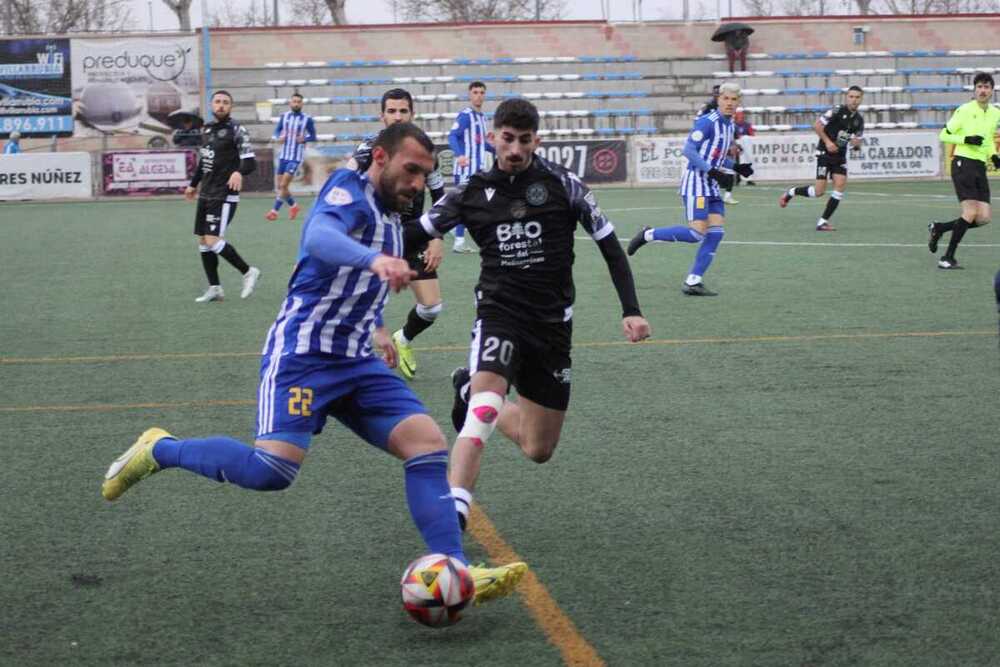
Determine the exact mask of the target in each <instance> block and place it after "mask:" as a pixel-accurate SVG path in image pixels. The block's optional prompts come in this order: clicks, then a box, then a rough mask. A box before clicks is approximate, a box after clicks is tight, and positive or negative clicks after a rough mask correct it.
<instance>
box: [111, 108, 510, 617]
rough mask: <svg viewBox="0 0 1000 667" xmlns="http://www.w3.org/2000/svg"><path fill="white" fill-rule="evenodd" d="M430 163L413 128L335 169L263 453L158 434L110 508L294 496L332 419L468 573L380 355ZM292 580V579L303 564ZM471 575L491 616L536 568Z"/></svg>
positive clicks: (288, 321) (262, 390)
mask: <svg viewBox="0 0 1000 667" xmlns="http://www.w3.org/2000/svg"><path fill="white" fill-rule="evenodd" d="M433 152H434V144H433V143H432V142H431V140H430V139H429V138H428V137H427V135H426V134H424V132H423V131H421V130H420V129H419V128H417V127H416V126H415V125H412V124H409V123H405V124H398V125H393V126H391V127H389V128H386V129H385V130H384V131H383V132H382V133H381V134H380V135H379V138H378V139H377V140H376V142H375V145H374V146H373V148H372V165H371V166H370V167H369V169H368V171H367V173H365V174H361V173H359V172H357V171H354V170H350V169H338V170H337V171H335V172H334V173H333V174H331V175H330V178H329V179H328V180H327V182H326V184H325V185H324V186H323V189H322V190H321V191H320V193H319V196H318V197H317V200H316V204H315V205H314V206H313V209H312V211H311V212H310V214H309V218H308V220H306V223H305V225H303V229H302V241H301V244H300V248H299V259H298V263H297V264H296V267H295V272H294V273H293V274H292V277H291V280H290V281H289V285H288V296H287V297H286V299H285V301H284V302H283V303H282V305H281V310H280V311H279V313H278V316H277V318H276V320H275V322H274V324H272V325H271V329H270V331H268V334H267V340H266V342H265V344H264V350H263V355H262V359H261V370H260V385H259V389H258V393H257V399H258V404H257V436H256V440H255V442H254V444H253V446H252V447H251V446H248V445H246V444H244V443H242V442H240V441H238V440H235V439H233V438H228V437H225V436H212V437H209V438H199V439H181V438H176V437H174V436H173V435H171V434H170V433H168V432H166V431H164V430H163V429H160V428H152V429H149V430H147V431H145V432H144V433H143V434H142V435H141V436H140V437H139V439H138V440H137V441H136V442H135V444H133V445H132V447H131V448H129V449H128V450H127V451H126V452H125V453H124V454H123V455H122V456H121V457H119V458H118V460H116V461H115V462H114V463H113V464H112V465H111V467H110V468H109V470H108V472H107V474H106V475H105V481H104V484H103V486H102V488H101V493H102V495H103V496H104V497H105V498H106V499H107V500H117V499H118V498H119V497H120V496H121V495H122V494H123V493H125V491H127V490H128V489H129V488H131V487H132V486H133V485H134V484H136V483H138V482H139V481H141V480H143V479H145V478H146V477H149V476H150V475H152V474H154V473H156V472H159V471H160V470H163V469H166V468H182V469H185V470H188V471H190V472H194V473H197V474H199V475H202V476H204V477H208V478H209V479H214V480H216V481H218V482H229V483H231V484H236V485H237V486H240V487H243V488H246V489H252V490H255V491H280V490H282V489H286V488H288V487H289V486H290V485H291V484H292V483H293V482H294V480H295V478H296V476H297V475H298V471H299V469H300V467H301V465H302V463H303V462H304V460H305V457H306V453H307V452H308V449H309V445H310V442H311V440H312V436H313V435H314V434H318V433H320V432H321V431H322V430H323V427H324V425H325V423H326V420H327V418H328V417H330V416H333V417H334V418H336V419H337V420H338V421H339V422H341V423H342V424H343V425H344V426H346V427H347V428H349V429H350V430H351V431H353V432H354V433H355V434H356V435H357V436H358V437H360V438H361V439H363V440H365V441H366V442H368V443H370V444H372V445H374V446H376V447H378V448H379V449H381V450H383V451H386V452H388V453H390V454H392V455H393V456H395V457H397V458H399V459H401V460H402V461H403V471H404V477H405V488H406V493H405V495H406V501H407V505H408V506H409V510H410V514H411V517H412V518H413V521H414V523H415V524H416V526H417V529H418V530H419V532H420V533H421V535H422V536H423V538H424V541H425V543H426V545H427V548H428V549H429V550H430V552H432V553H445V554H448V555H449V556H453V557H455V558H458V559H459V560H462V561H463V562H468V561H467V560H466V558H465V554H464V552H463V549H462V538H461V533H460V531H459V525H458V518H457V516H456V514H455V506H454V502H455V500H454V498H453V496H452V495H451V490H450V487H449V485H448V478H447V468H448V445H447V442H446V441H445V438H444V434H443V433H441V429H440V428H439V427H438V425H437V423H436V422H435V421H434V420H433V419H432V418H431V417H430V416H429V415H428V414H427V410H426V408H424V406H423V404H422V403H421V402H420V399H419V398H417V396H416V395H415V394H414V393H413V391H412V390H411V389H410V388H409V386H407V384H406V383H405V382H404V381H403V380H402V379H400V378H399V377H398V376H397V375H396V374H395V373H393V372H392V371H391V370H389V368H387V367H386V364H385V363H383V362H382V360H381V359H380V358H379V357H378V356H377V355H376V354H374V351H373V349H372V348H373V346H378V347H381V348H383V349H384V351H385V353H386V354H388V355H389V356H390V363H391V355H392V354H393V353H392V343H391V341H390V340H389V336H388V334H387V332H386V331H385V328H384V327H382V311H383V308H384V307H385V303H386V301H387V300H388V292H389V290H390V289H391V290H395V291H398V290H399V289H400V288H402V287H404V286H405V285H406V284H407V283H408V282H409V280H410V278H411V277H412V275H413V271H411V270H410V268H409V265H408V264H407V262H406V260H404V259H402V258H401V256H400V255H401V254H402V250H403V234H402V229H401V227H400V222H399V213H398V211H401V210H404V209H405V208H407V207H408V206H409V204H410V202H411V201H412V199H413V196H414V195H415V194H416V193H417V192H418V191H419V190H421V189H423V187H424V179H425V178H426V176H427V174H429V173H430V171H431V169H432V168H433V165H434V157H433ZM354 474H362V473H360V472H357V471H356V472H355V473H354ZM347 511H349V509H346V508H341V509H338V512H347ZM278 566H279V567H280V566H281V564H280V563H279V564H278ZM285 567H288V568H294V562H292V561H289V562H288V563H287V564H285ZM470 571H471V573H472V576H473V580H474V581H475V585H476V594H475V595H476V601H477V602H482V601H485V600H489V599H492V598H495V597H499V596H502V595H506V594H508V593H509V592H510V591H511V590H513V587H514V586H515V585H516V584H517V582H518V581H519V580H520V579H521V577H522V576H524V574H525V572H526V571H527V566H526V565H525V564H524V563H512V564H509V565H505V566H501V567H496V568H486V567H471V568H470ZM289 572H294V569H290V570H289Z"/></svg>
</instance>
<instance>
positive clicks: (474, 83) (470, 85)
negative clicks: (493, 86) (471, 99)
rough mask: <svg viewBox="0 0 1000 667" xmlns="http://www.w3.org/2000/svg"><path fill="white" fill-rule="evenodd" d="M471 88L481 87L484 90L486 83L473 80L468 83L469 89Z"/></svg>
mask: <svg viewBox="0 0 1000 667" xmlns="http://www.w3.org/2000/svg"><path fill="white" fill-rule="evenodd" d="M473 88H482V89H483V90H486V84H485V83H483V82H482V81H473V82H472V83H470V84H469V90H472V89H473Z"/></svg>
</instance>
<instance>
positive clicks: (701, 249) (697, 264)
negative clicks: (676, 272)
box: [691, 227, 726, 276]
mask: <svg viewBox="0 0 1000 667" xmlns="http://www.w3.org/2000/svg"><path fill="white" fill-rule="evenodd" d="M725 235H726V230H725V229H724V228H723V227H709V228H708V231H706V232H705V240H704V241H702V242H701V245H700V246H698V254H697V255H695V256H694V265H693V266H692V267H691V273H693V274H694V275H696V276H703V275H705V272H706V271H708V267H709V266H711V265H712V260H713V259H715V249H716V248H718V247H719V244H720V243H722V237H723V236H725Z"/></svg>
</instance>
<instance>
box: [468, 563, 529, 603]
mask: <svg viewBox="0 0 1000 667" xmlns="http://www.w3.org/2000/svg"><path fill="white" fill-rule="evenodd" d="M469 572H470V573H471V574H472V580H473V581H474V582H475V584H476V597H475V603H476V604H477V605H479V604H482V603H484V602H489V601H490V600H493V599H496V598H502V597H506V596H508V595H510V594H511V593H512V592H513V591H514V589H515V588H516V587H517V584H518V583H519V582H520V581H521V578H522V577H524V575H525V574H527V572H528V565H527V563H520V562H518V563H508V564H507V565H501V566H500V567H485V566H484V565H472V566H470V567H469Z"/></svg>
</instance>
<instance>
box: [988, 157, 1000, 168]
mask: <svg viewBox="0 0 1000 667" xmlns="http://www.w3.org/2000/svg"><path fill="white" fill-rule="evenodd" d="M990 161H992V162H993V168H994V169H1000V155H997V154H996V153H994V154H993V155H991V156H990Z"/></svg>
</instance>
